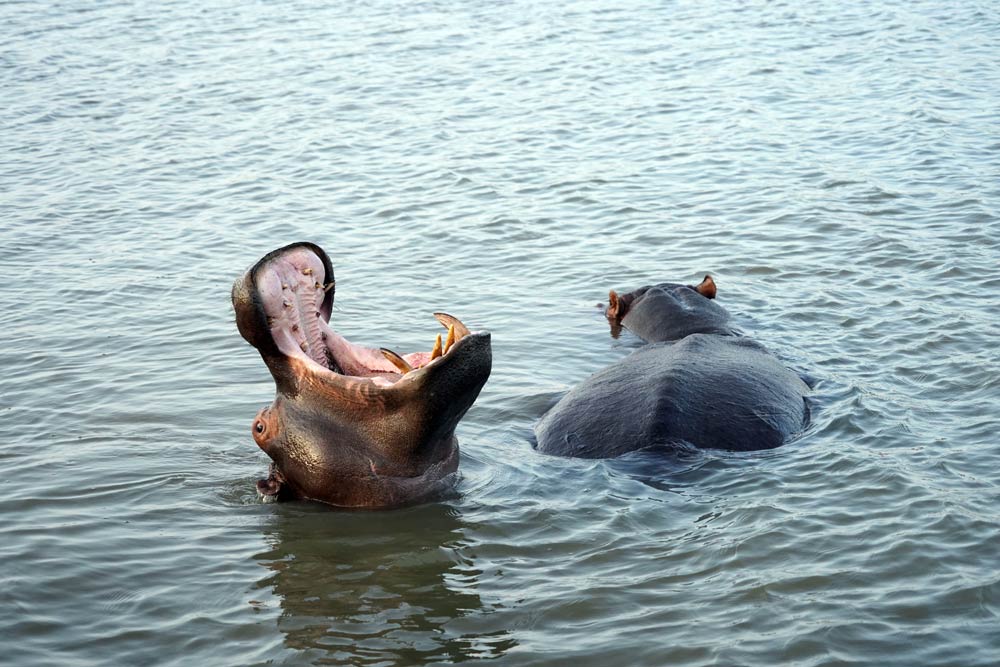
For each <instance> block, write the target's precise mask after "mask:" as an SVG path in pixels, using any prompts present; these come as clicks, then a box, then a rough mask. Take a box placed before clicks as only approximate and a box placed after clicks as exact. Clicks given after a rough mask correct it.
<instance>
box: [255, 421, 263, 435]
mask: <svg viewBox="0 0 1000 667" xmlns="http://www.w3.org/2000/svg"><path fill="white" fill-rule="evenodd" d="M253 430H255V431H257V433H263V432H264V422H262V421H260V420H257V423H256V424H254V426H253Z"/></svg>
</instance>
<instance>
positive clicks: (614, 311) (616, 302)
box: [605, 290, 624, 320]
mask: <svg viewBox="0 0 1000 667" xmlns="http://www.w3.org/2000/svg"><path fill="white" fill-rule="evenodd" d="M621 307H622V301H621V299H619V298H618V292H616V291H614V290H611V291H610V292H608V310H607V312H606V313H605V315H607V316H608V319H609V320H620V319H621V318H622V317H623V316H624V313H621V312H620V311H621Z"/></svg>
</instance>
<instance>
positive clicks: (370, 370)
mask: <svg viewBox="0 0 1000 667" xmlns="http://www.w3.org/2000/svg"><path fill="white" fill-rule="evenodd" d="M326 280H327V278H326V271H325V269H324V268H323V262H322V261H321V260H320V258H319V257H317V256H316V254H315V253H313V252H312V251H310V250H308V249H307V248H295V249H293V250H290V251H288V252H286V253H283V254H282V255H281V256H280V257H276V258H274V259H272V260H271V261H270V262H269V263H268V265H267V266H266V267H264V270H263V271H261V272H260V273H258V276H257V289H258V290H259V292H260V295H261V299H262V301H263V305H264V312H265V314H266V315H267V322H268V326H269V327H270V328H271V336H272V337H273V338H274V341H275V343H276V344H277V346H278V349H280V350H281V351H282V352H284V353H285V354H286V355H288V356H290V357H298V358H302V359H308V360H310V361H312V362H314V363H317V364H319V365H320V366H322V367H323V368H326V369H327V370H330V371H333V372H334V373H340V374H342V375H349V376H354V377H358V378H372V379H373V380H375V381H376V382H379V383H380V384H381V383H383V382H384V383H388V384H392V383H394V382H396V381H397V380H399V379H400V378H401V377H402V374H401V373H400V371H399V369H398V368H396V366H394V365H393V364H392V362H390V361H389V360H388V359H386V358H385V356H383V355H382V353H381V352H380V351H379V350H378V348H373V347H366V346H364V345H356V344H354V343H351V342H350V341H348V340H347V339H346V338H344V337H343V336H341V335H340V334H338V333H337V332H336V331H334V330H333V329H331V328H330V325H329V323H328V322H327V321H326V319H325V318H324V317H323V315H322V313H321V312H320V307H321V306H322V304H323V299H325V298H326V291H327V289H330V288H332V285H330V284H328V283H327V282H326ZM403 358H404V359H405V360H406V361H407V362H408V363H409V364H410V366H412V367H413V368H419V367H421V366H425V365H427V363H428V362H429V361H430V352H414V353H412V354H407V355H403Z"/></svg>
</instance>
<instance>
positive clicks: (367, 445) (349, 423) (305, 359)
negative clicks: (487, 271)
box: [232, 243, 492, 508]
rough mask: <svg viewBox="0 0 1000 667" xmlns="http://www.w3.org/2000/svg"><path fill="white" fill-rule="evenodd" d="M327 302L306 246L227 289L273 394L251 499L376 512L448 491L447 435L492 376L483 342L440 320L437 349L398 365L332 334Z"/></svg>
mask: <svg viewBox="0 0 1000 667" xmlns="http://www.w3.org/2000/svg"><path fill="white" fill-rule="evenodd" d="M333 297H334V280H333V268H332V266H331V264H330V260H329V257H328V256H327V255H326V253H325V252H324V251H323V250H322V249H321V248H319V247H318V246H316V245H314V244H311V243H295V244H292V245H289V246H285V247H283V248H279V249H278V250H275V251H274V252H271V253H269V254H268V255H266V256H264V257H263V258H262V259H261V260H260V261H258V262H257V263H256V264H255V265H254V266H252V267H251V268H250V269H249V270H248V271H247V272H246V274H244V276H243V277H242V278H240V279H239V280H237V281H236V283H235V284H234V285H233V294H232V298H233V306H234V308H235V311H236V323H237V327H238V329H239V331H240V333H241V335H242V336H243V337H244V338H245V339H246V340H247V341H248V342H249V343H250V344H251V345H253V346H254V347H256V348H257V350H258V351H259V352H260V355H261V357H262V358H263V360H264V362H265V364H266V365H267V367H268V369H269V370H270V371H271V375H272V376H273V378H274V381H275V385H276V388H277V393H276V397H275V400H274V402H273V403H272V404H271V405H270V406H269V407H267V408H264V409H263V410H261V411H260V412H259V413H258V415H257V417H256V418H255V419H254V421H253V424H252V426H251V434H252V435H253V438H254V440H255V442H256V443H257V445H258V446H259V447H260V448H261V449H262V450H263V451H264V452H265V453H266V454H267V455H268V456H269V457H270V458H271V460H272V462H273V463H272V466H271V472H270V475H269V477H268V478H267V479H266V480H261V481H260V482H258V491H259V492H260V493H261V495H262V496H264V497H265V499H268V498H271V499H273V498H306V499H311V500H317V501H321V502H325V503H329V504H332V505H337V506H342V507H371V508H378V507H393V506H398V505H404V504H410V503H414V502H418V501H421V500H423V499H425V498H427V497H429V496H431V495H434V494H436V493H439V492H441V491H442V490H445V489H447V488H448V487H449V486H450V485H451V483H452V482H453V481H454V479H455V477H456V474H455V473H456V470H457V468H458V458H459V454H458V441H457V439H456V438H455V427H456V426H457V424H458V422H459V420H460V419H461V418H462V416H463V415H464V414H465V412H466V411H467V410H468V409H469V408H470V407H471V406H472V403H473V402H474V401H475V399H476V397H477V396H478V395H479V392H480V390H481V389H482V387H483V385H484V384H485V383H486V380H487V378H488V377H489V374H490V370H491V365H492V351H491V345H490V335H489V333H487V332H469V331H468V329H466V327H465V326H464V325H463V324H462V323H461V322H459V321H458V320H457V319H455V318H452V317H451V316H448V315H445V314H443V313H440V314H437V316H438V319H439V320H440V321H441V322H442V323H443V324H445V325H446V326H448V327H449V336H448V340H447V341H446V342H444V343H439V344H438V345H436V346H435V349H434V350H433V351H431V352H414V353H411V354H406V355H397V354H395V353H393V352H391V351H389V350H383V349H379V348H370V347H366V346H363V345H357V344H354V343H351V342H350V341H348V340H346V339H345V338H344V337H343V336H341V335H340V334H338V333H336V332H335V331H334V330H333V329H332V328H330V326H329V319H330V313H331V311H332V307H333ZM438 340H439V341H440V340H441V337H440V336H439V337H438Z"/></svg>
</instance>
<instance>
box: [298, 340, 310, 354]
mask: <svg viewBox="0 0 1000 667" xmlns="http://www.w3.org/2000/svg"><path fill="white" fill-rule="evenodd" d="M299 347H301V348H302V351H303V352H305V351H306V350H308V349H309V343H307V342H305V341H302V342H301V343H299Z"/></svg>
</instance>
